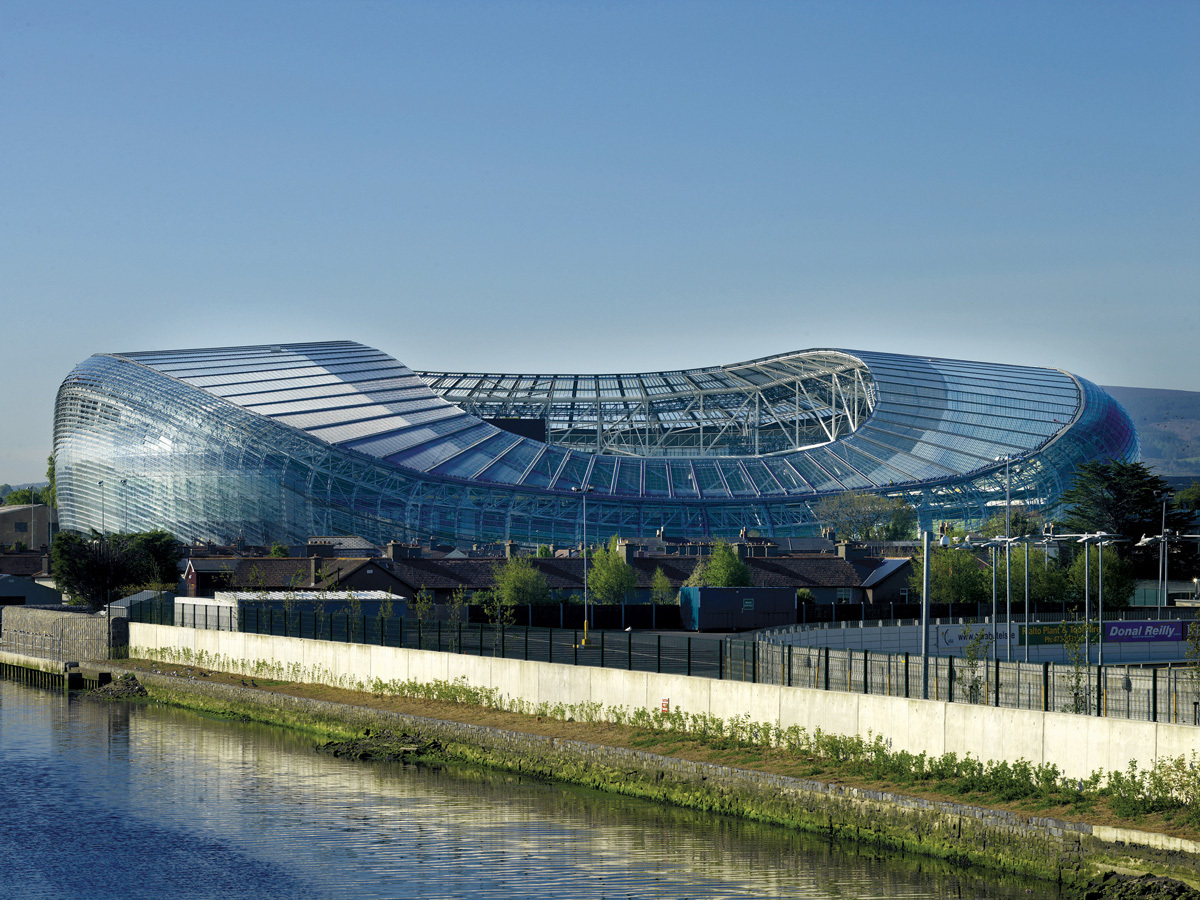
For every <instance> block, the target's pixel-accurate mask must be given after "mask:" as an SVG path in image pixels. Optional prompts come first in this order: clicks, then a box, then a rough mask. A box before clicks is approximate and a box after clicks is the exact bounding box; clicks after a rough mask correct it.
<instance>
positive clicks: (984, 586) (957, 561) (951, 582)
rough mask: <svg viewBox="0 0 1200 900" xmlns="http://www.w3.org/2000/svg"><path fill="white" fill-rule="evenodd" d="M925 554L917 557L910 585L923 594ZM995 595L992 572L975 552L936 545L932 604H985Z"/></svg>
mask: <svg viewBox="0 0 1200 900" xmlns="http://www.w3.org/2000/svg"><path fill="white" fill-rule="evenodd" d="M922 578H923V575H922V563H921V554H919V553H918V554H917V555H916V556H915V557H913V566H912V575H910V576H909V582H908V583H909V588H910V590H911V591H912V594H913V596H915V597H920V596H921V589H922V588H923V586H924V585H923V584H922ZM991 597H992V583H991V579H990V578H989V576H988V572H987V570H986V569H985V567H984V566H983V565H981V564H980V561H979V560H978V559H977V558H976V557H975V555H974V554H973V553H968V552H966V551H963V550H943V549H941V548H938V547H934V548H933V549H932V552H931V553H930V555H929V601H930V602H931V603H983V602H984V601H986V600H990V599H991Z"/></svg>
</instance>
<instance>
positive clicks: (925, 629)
mask: <svg viewBox="0 0 1200 900" xmlns="http://www.w3.org/2000/svg"><path fill="white" fill-rule="evenodd" d="M930 537H932V535H931V534H930V532H929V529H928V528H923V529H922V530H921V542H922V551H921V699H922V700H928V699H929V539H930Z"/></svg>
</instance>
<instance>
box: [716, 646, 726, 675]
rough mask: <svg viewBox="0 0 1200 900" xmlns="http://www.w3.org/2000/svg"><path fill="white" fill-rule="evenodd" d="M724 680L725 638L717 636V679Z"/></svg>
mask: <svg viewBox="0 0 1200 900" xmlns="http://www.w3.org/2000/svg"><path fill="white" fill-rule="evenodd" d="M724 680H725V638H717V681H724Z"/></svg>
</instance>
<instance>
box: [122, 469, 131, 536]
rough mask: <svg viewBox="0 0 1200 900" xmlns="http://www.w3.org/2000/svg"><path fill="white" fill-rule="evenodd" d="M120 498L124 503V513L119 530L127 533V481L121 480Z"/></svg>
mask: <svg viewBox="0 0 1200 900" xmlns="http://www.w3.org/2000/svg"><path fill="white" fill-rule="evenodd" d="M121 498H122V499H123V500H124V501H125V512H124V513H122V514H121V530H122V531H125V532H128V531H129V480H128V479H126V478H122V479H121Z"/></svg>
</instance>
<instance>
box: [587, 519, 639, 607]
mask: <svg viewBox="0 0 1200 900" xmlns="http://www.w3.org/2000/svg"><path fill="white" fill-rule="evenodd" d="M635 587H637V572H635V571H634V569H633V566H631V565H630V564H629V563H627V562H625V560H624V559H623V558H622V557H621V549H620V539H619V538H618V537H617V536H616V535H613V537H612V540H610V541H609V542H608V546H607V547H601V548H600V549H599V550H596V551H595V552H594V553H592V555H591V557H590V558H589V560H588V591H589V592H590V593H591V594H592V596H593V597H594V599H595V601H596V602H597V603H623V602H624V601H625V597H626V596H627V595H628V594H629V592H630V591H632V590H633V589H634V588H635Z"/></svg>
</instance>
